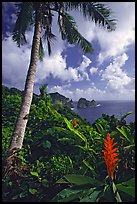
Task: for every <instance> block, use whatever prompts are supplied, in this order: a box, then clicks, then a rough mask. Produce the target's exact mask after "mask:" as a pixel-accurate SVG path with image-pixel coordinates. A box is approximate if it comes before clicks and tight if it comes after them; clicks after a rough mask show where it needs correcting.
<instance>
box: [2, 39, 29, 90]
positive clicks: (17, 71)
mask: <svg viewBox="0 0 137 204" xmlns="http://www.w3.org/2000/svg"><path fill="white" fill-rule="evenodd" d="M2 53H3V54H2V77H3V80H5V81H7V82H8V83H9V84H11V86H16V87H18V88H21V89H22V88H23V87H24V81H25V78H26V74H27V70H28V65H29V57H30V50H29V49H27V48H26V49H25V50H24V48H23V49H20V48H18V47H17V45H16V44H15V42H13V41H12V39H11V37H9V38H7V39H5V40H3V41H2Z"/></svg>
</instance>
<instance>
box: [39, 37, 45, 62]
mask: <svg viewBox="0 0 137 204" xmlns="http://www.w3.org/2000/svg"><path fill="white" fill-rule="evenodd" d="M43 58H44V48H43V44H42V39H41V38H40V45H39V60H40V61H42V60H43Z"/></svg>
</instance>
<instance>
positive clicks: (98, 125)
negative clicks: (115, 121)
mask: <svg viewBox="0 0 137 204" xmlns="http://www.w3.org/2000/svg"><path fill="white" fill-rule="evenodd" d="M95 126H96V128H97V129H98V131H99V133H101V134H103V133H104V132H105V130H104V129H103V127H102V125H101V124H100V123H96V124H95Z"/></svg>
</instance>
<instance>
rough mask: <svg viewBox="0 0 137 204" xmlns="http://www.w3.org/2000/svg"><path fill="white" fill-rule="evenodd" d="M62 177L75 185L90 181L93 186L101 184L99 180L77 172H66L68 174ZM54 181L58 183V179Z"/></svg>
mask: <svg viewBox="0 0 137 204" xmlns="http://www.w3.org/2000/svg"><path fill="white" fill-rule="evenodd" d="M62 179H64V180H65V181H67V182H68V183H73V184H76V185H84V184H88V183H91V184H92V185H93V186H99V185H101V182H100V181H98V180H96V179H93V178H91V177H89V176H83V175H79V174H68V175H65V176H63V178H62ZM56 183H59V180H58V181H57V182H56Z"/></svg>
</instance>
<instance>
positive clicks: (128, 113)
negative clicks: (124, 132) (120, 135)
mask: <svg viewBox="0 0 137 204" xmlns="http://www.w3.org/2000/svg"><path fill="white" fill-rule="evenodd" d="M130 114H132V112H127V113H126V114H125V115H123V116H122V117H121V120H124V118H126V117H127V116H128V115H130Z"/></svg>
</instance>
